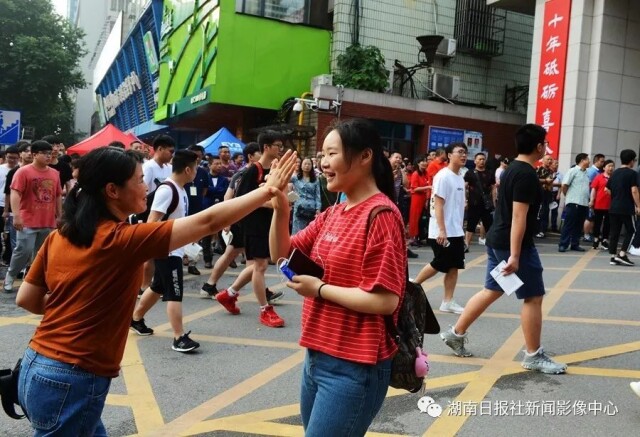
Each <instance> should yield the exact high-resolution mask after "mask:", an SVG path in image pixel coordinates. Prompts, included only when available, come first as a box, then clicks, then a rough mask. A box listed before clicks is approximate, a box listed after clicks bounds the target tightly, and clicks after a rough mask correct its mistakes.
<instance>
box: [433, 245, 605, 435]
mask: <svg viewBox="0 0 640 437" xmlns="http://www.w3.org/2000/svg"><path fill="white" fill-rule="evenodd" d="M595 255H596V253H595V252H587V253H586V254H584V255H583V256H582V257H581V258H580V259H579V260H578V262H577V263H576V264H575V266H574V268H573V269H572V270H570V271H569V272H567V274H565V275H564V276H563V277H562V278H561V279H560V281H558V283H557V284H556V286H555V287H553V288H552V289H551V291H550V293H548V294H547V295H546V296H545V299H544V300H543V303H542V314H543V318H545V317H546V316H547V315H548V314H549V312H550V311H551V309H553V307H554V306H555V305H556V304H557V303H558V301H559V300H560V299H561V298H562V296H563V295H564V292H565V291H566V290H567V289H568V288H569V287H570V285H571V284H572V283H573V282H574V281H575V279H576V278H577V277H578V275H579V272H581V271H582V270H583V269H584V267H586V265H587V264H588V263H589V262H590V261H591V260H592V259H593V258H594V257H595ZM523 343H524V339H523V334H522V329H521V327H520V326H518V328H517V329H516V330H515V331H514V332H513V333H512V334H511V335H510V336H509V338H508V339H507V340H506V341H505V342H504V343H503V344H502V346H500V348H498V350H497V351H496V353H495V354H494V355H493V356H492V357H491V358H490V359H489V360H488V361H487V363H486V364H485V365H484V366H483V367H482V368H481V369H480V370H479V371H478V373H479V375H480V377H479V378H477V379H475V380H473V381H471V382H470V383H469V384H467V386H466V387H465V388H464V389H463V390H462V392H461V393H460V394H459V395H458V397H457V398H456V401H461V402H480V401H482V400H483V399H484V398H485V397H486V396H487V394H488V393H489V392H490V391H491V389H493V387H494V386H495V384H496V383H497V382H498V380H499V379H500V378H501V377H502V376H504V371H505V370H506V367H505V364H504V363H505V362H509V361H513V358H514V357H515V356H516V354H518V353H519V352H520V348H521V347H522V344H523ZM507 368H508V366H507ZM467 419H468V417H466V416H450V415H447V414H443V415H442V416H440V417H439V418H437V419H436V420H435V421H434V422H433V423H432V424H431V426H430V427H429V428H428V429H427V430H426V432H425V433H424V436H428V435H437V436H455V435H456V434H457V433H458V431H459V430H460V428H462V426H463V425H464V423H465V422H466V420H467Z"/></svg>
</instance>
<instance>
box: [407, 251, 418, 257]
mask: <svg viewBox="0 0 640 437" xmlns="http://www.w3.org/2000/svg"><path fill="white" fill-rule="evenodd" d="M407 258H411V259H415V258H418V254H417V253H415V252H414V251H412V250H411V249H407Z"/></svg>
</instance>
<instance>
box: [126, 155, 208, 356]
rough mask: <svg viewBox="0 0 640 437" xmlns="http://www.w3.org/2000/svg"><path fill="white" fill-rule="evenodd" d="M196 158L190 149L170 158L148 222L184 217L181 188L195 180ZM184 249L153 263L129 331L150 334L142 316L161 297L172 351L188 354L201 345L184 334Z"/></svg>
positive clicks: (186, 207)
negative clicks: (169, 170) (168, 173)
mask: <svg viewBox="0 0 640 437" xmlns="http://www.w3.org/2000/svg"><path fill="white" fill-rule="evenodd" d="M197 159H198V155H196V153H195V152H192V151H190V150H179V151H177V152H176V153H175V155H174V157H173V173H171V176H170V177H169V178H168V179H167V180H166V181H165V183H163V184H161V185H160V186H159V187H158V189H157V190H156V193H155V196H154V198H153V203H152V205H151V212H150V213H149V219H148V220H147V222H158V221H163V220H169V219H177V218H181V217H184V216H186V215H187V211H188V210H189V199H188V197H187V192H186V191H185V189H184V186H185V185H186V184H188V183H190V182H193V180H194V179H195V177H196V168H197ZM183 256H184V249H183V248H179V249H176V250H174V251H172V252H171V253H169V254H168V256H167V257H166V258H162V259H156V260H154V265H155V274H154V275H153V282H152V283H151V286H150V287H149V288H147V289H146V290H145V291H144V293H143V294H142V297H141V298H140V302H139V303H138V305H137V307H136V309H135V311H134V312H133V318H132V320H131V329H132V330H134V331H135V332H136V333H137V334H138V335H151V334H153V329H151V328H149V327H147V325H146V324H145V323H144V315H145V314H146V313H147V312H148V311H149V310H150V309H151V307H152V306H153V305H155V304H156V302H158V300H160V298H162V300H163V301H164V302H167V315H168V316H169V323H170V324H171V328H172V329H173V337H174V339H173V344H172V345H171V348H172V349H173V350H174V351H178V352H189V351H192V350H194V349H196V348H198V347H200V344H199V343H198V342H195V341H193V340H192V339H190V338H189V334H190V332H187V333H185V332H184V326H183V324H182V295H183V277H182V257H183Z"/></svg>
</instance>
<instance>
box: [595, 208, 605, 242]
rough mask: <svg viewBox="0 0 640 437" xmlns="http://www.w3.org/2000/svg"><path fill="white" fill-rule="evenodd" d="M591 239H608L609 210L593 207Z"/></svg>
mask: <svg viewBox="0 0 640 437" xmlns="http://www.w3.org/2000/svg"><path fill="white" fill-rule="evenodd" d="M593 213H594V215H595V224H594V226H593V241H598V240H608V239H609V210H608V209H594V210H593Z"/></svg>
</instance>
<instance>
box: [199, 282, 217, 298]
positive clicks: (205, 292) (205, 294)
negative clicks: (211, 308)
mask: <svg viewBox="0 0 640 437" xmlns="http://www.w3.org/2000/svg"><path fill="white" fill-rule="evenodd" d="M216 294H218V289H217V288H216V284H213V285H211V284H207V283H206V282H205V283H204V284H202V288H201V289H200V297H202V298H205V299H208V298H210V297H213V296H215V295H216Z"/></svg>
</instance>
